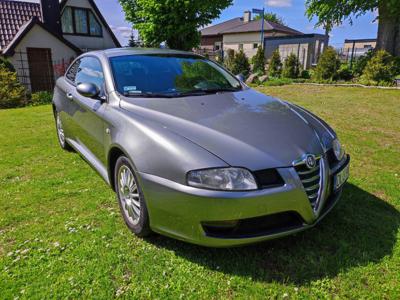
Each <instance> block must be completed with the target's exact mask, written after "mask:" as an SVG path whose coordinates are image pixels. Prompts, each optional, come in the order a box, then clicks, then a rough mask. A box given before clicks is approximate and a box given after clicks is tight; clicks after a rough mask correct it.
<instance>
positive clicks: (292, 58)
mask: <svg viewBox="0 0 400 300" xmlns="http://www.w3.org/2000/svg"><path fill="white" fill-rule="evenodd" d="M299 74H300V62H299V60H298V59H297V56H296V54H294V53H291V54H289V56H288V57H287V58H286V60H285V62H284V63H283V70H282V76H283V77H285V78H293V79H294V78H297V77H299Z"/></svg>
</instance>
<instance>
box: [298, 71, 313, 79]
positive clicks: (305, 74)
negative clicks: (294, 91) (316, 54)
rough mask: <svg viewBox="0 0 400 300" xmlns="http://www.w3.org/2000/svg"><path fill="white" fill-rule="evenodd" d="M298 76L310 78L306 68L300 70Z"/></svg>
mask: <svg viewBox="0 0 400 300" xmlns="http://www.w3.org/2000/svg"><path fill="white" fill-rule="evenodd" d="M300 78H303V79H310V78H311V75H310V72H309V71H308V70H303V71H301V73H300Z"/></svg>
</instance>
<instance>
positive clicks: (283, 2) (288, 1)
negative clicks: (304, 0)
mask: <svg viewBox="0 0 400 300" xmlns="http://www.w3.org/2000/svg"><path fill="white" fill-rule="evenodd" d="M266 5H267V6H270V7H291V6H292V0H267V1H266Z"/></svg>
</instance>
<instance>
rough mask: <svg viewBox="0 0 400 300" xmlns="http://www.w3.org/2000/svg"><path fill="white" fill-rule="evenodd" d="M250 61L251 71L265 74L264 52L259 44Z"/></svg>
mask: <svg viewBox="0 0 400 300" xmlns="http://www.w3.org/2000/svg"><path fill="white" fill-rule="evenodd" d="M251 62H252V64H253V73H257V74H262V75H264V74H265V54H264V49H263V48H262V47H261V46H260V47H258V49H257V53H256V55H254V56H253V58H252V60H251Z"/></svg>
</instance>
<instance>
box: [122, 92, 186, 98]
mask: <svg viewBox="0 0 400 300" xmlns="http://www.w3.org/2000/svg"><path fill="white" fill-rule="evenodd" d="M177 95H178V94H177V93H173V94H164V93H150V92H146V93H131V94H129V93H125V94H124V96H125V97H129V98H174V97H176V96H177Z"/></svg>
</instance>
